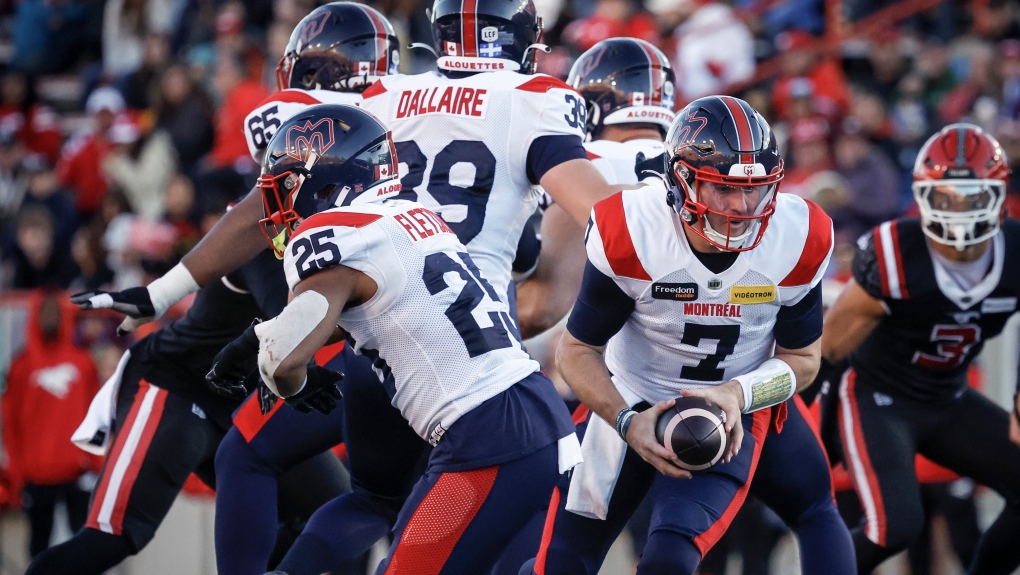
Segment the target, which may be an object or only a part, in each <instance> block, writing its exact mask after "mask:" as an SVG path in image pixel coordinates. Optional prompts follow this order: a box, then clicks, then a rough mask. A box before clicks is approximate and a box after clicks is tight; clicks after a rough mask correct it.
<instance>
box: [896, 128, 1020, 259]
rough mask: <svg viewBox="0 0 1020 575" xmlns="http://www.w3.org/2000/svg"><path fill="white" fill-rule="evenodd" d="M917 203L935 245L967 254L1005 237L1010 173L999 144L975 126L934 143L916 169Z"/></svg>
mask: <svg viewBox="0 0 1020 575" xmlns="http://www.w3.org/2000/svg"><path fill="white" fill-rule="evenodd" d="M913 177H914V182H913V185H912V186H911V187H912V188H913V192H914V199H915V200H916V201H917V206H918V208H919V209H920V212H921V222H922V223H923V226H922V229H923V230H924V233H925V235H927V236H928V237H929V238H931V239H932V240H934V241H936V242H938V243H940V244H945V245H949V246H954V247H955V248H956V249H957V250H960V251H963V250H964V249H966V248H967V247H968V246H972V245H976V244H979V243H981V242H983V241H985V240H987V239H989V238H991V237H992V236H994V235H995V234H997V233H998V232H999V228H1000V225H1001V224H1002V220H1003V218H1005V216H1006V213H1005V210H1004V209H1003V203H1004V202H1005V200H1006V189H1007V187H1008V185H1009V177H1010V169H1009V161H1008V160H1007V159H1006V153H1005V152H1003V150H1002V147H1001V146H1000V145H999V142H998V141H997V140H996V139H995V138H993V137H992V136H991V135H989V134H988V133H986V132H985V131H984V130H982V129H981V128H979V127H978V126H975V125H973V124H952V125H949V126H946V127H945V128H942V130H940V131H939V132H938V133H937V134H935V135H933V136H932V137H931V138H928V141H927V142H925V143H924V146H922V147H921V151H920V152H919V153H918V155H917V160H916V161H915V163H914V173H913Z"/></svg>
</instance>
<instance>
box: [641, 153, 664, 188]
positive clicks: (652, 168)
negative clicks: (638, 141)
mask: <svg viewBox="0 0 1020 575" xmlns="http://www.w3.org/2000/svg"><path fill="white" fill-rule="evenodd" d="M634 173H635V174H636V175H637V179H638V181H639V182H640V181H641V180H643V179H645V178H649V177H653V176H659V177H662V176H665V175H666V153H665V152H663V153H661V154H659V155H658V156H655V157H653V158H645V155H644V154H643V153H641V152H638V155H637V157H636V158H635V163H634Z"/></svg>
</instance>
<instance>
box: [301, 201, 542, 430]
mask: <svg viewBox="0 0 1020 575" xmlns="http://www.w3.org/2000/svg"><path fill="white" fill-rule="evenodd" d="M283 265H284V269H285V270H286V273H287V283H288V284H289V285H290V288H291V289H292V290H293V289H294V286H295V285H297V283H298V282H300V281H301V280H302V279H303V278H304V277H307V276H308V275H310V274H313V273H315V272H317V271H319V270H321V269H325V268H328V267H331V266H334V265H344V266H347V267H350V268H353V269H356V270H359V271H361V272H364V273H365V274H366V275H368V276H369V277H370V278H372V280H374V281H375V283H376V286H378V288H377V291H376V294H375V296H373V297H372V299H370V300H369V301H367V302H365V303H363V304H361V305H358V306H356V307H353V308H350V309H347V310H344V312H343V313H342V314H341V315H340V322H339V323H340V326H341V327H343V328H344V329H345V330H347V332H348V333H350V335H351V339H352V340H353V342H354V350H355V351H356V352H358V353H360V354H362V355H364V356H366V357H368V358H369V359H371V360H372V361H373V367H374V369H375V370H376V372H377V373H378V375H379V376H380V380H384V379H385V378H386V376H387V375H388V372H390V371H391V370H392V374H393V378H394V380H395V386H396V388H395V392H394V394H393V405H394V406H396V407H397V408H398V409H399V410H400V413H401V414H402V415H403V416H404V418H405V419H407V421H408V422H409V423H410V424H411V427H413V428H414V430H415V431H416V432H417V433H418V435H420V436H421V437H422V438H424V439H426V440H430V441H431V442H432V443H433V444H435V443H436V442H438V440H439V438H440V437H442V434H443V433H444V432H445V430H447V429H449V428H450V425H452V424H453V423H454V422H455V421H457V419H458V418H460V416H461V415H463V414H465V413H467V412H469V411H471V410H472V409H474V408H475V407H477V406H478V405H480V404H481V403H482V402H484V401H485V400H487V399H489V398H491V397H494V396H495V395H497V394H499V393H501V392H503V391H505V390H506V389H508V388H509V387H510V386H512V385H513V384H515V383H517V382H518V381H520V380H522V379H524V378H525V377H527V376H528V375H529V374H531V373H534V372H536V371H538V370H539V365H538V362H536V361H535V360H533V359H531V357H530V356H529V355H528V354H527V353H526V352H525V351H524V348H523V347H522V345H521V342H520V341H519V340H518V339H517V337H516V335H515V333H516V331H515V329H514V327H513V324H512V323H511V320H510V314H509V308H508V307H507V304H506V303H505V302H504V301H503V300H502V299H501V298H500V297H498V296H497V293H496V291H495V290H494V289H493V287H492V286H491V285H490V284H489V283H488V282H487V281H486V279H485V277H484V276H483V275H482V274H481V273H479V271H478V268H477V267H476V266H475V264H474V262H473V261H472V259H471V256H469V255H468V253H467V249H466V248H465V247H464V245H463V244H462V243H460V241H459V240H458V239H457V236H456V235H455V234H454V233H453V230H451V229H450V228H449V227H448V226H447V225H446V223H445V222H443V220H442V219H440V218H439V217H438V216H436V214H435V213H433V212H431V211H429V210H428V209H426V208H425V207H424V206H422V205H421V204H419V203H417V202H409V201H403V200H388V201H383V202H380V203H372V204H361V205H358V206H356V207H347V208H334V209H331V210H327V211H324V212H320V213H318V214H315V215H313V216H311V217H310V218H308V219H306V220H305V221H304V222H303V223H302V224H301V226H300V227H299V228H298V230H297V233H296V234H295V235H294V237H293V238H291V240H290V243H289V244H288V245H287V251H286V253H285V255H284V260H283Z"/></svg>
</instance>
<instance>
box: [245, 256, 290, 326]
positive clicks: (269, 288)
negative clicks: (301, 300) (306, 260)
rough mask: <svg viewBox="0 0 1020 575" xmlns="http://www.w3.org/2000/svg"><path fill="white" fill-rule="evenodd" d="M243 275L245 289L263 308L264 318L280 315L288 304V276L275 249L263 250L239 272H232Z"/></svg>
mask: <svg viewBox="0 0 1020 575" xmlns="http://www.w3.org/2000/svg"><path fill="white" fill-rule="evenodd" d="M235 275H240V276H241V282H242V283H243V285H244V287H245V289H247V290H248V293H250V294H251V297H252V298H253V299H254V300H255V304H256V305H258V306H259V309H260V310H262V315H263V316H264V319H269V318H273V317H276V316H278V315H280V312H281V311H283V308H284V307H285V306H286V305H287V296H288V293H289V291H290V290H289V289H288V288H287V278H286V276H285V275H284V273H283V266H282V265H280V261H279V260H277V259H276V256H275V255H274V254H273V250H263V251H262V252H261V253H260V254H259V255H257V256H255V257H254V258H252V260H251V261H249V262H248V263H246V264H244V266H243V267H242V268H241V269H240V270H239V273H237V274H232V275H231V276H230V279H233V277H234V276H235Z"/></svg>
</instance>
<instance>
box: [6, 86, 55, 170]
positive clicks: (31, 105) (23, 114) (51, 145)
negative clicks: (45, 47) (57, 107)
mask: <svg viewBox="0 0 1020 575" xmlns="http://www.w3.org/2000/svg"><path fill="white" fill-rule="evenodd" d="M0 130H14V131H15V133H17V135H18V139H19V140H20V141H21V145H22V146H24V147H25V148H26V149H27V150H28V151H30V152H33V153H36V154H46V157H47V158H48V159H49V161H50V162H51V163H54V164H55V163H56V162H57V159H58V158H59V157H60V143H61V139H62V136H61V134H60V129H59V127H58V126H57V115H56V114H54V113H53V111H52V110H50V109H49V108H47V107H46V106H43V105H42V104H40V103H38V102H37V101H36V98H35V90H34V86H33V82H30V81H29V79H28V77H27V76H25V75H24V74H21V73H19V72H16V71H10V72H7V73H6V74H4V75H3V78H2V79H0Z"/></svg>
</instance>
